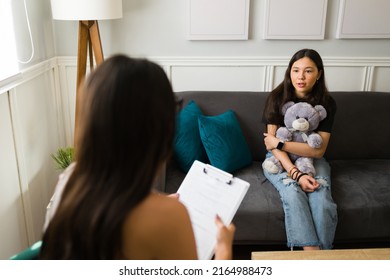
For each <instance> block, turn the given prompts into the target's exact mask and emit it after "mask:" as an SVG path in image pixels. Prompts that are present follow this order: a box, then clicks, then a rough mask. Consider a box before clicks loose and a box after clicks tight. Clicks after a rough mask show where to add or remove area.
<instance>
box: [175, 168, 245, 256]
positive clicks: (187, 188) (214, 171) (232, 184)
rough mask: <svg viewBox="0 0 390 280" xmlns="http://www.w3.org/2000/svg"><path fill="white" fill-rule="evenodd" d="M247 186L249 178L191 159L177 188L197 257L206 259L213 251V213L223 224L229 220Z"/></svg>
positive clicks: (229, 221)
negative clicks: (191, 229)
mask: <svg viewBox="0 0 390 280" xmlns="http://www.w3.org/2000/svg"><path fill="white" fill-rule="evenodd" d="M248 189H249V183H248V182H246V181H243V180H241V179H239V178H236V177H233V176H232V175H231V174H229V173H227V172H224V171H222V170H220V169H218V168H215V167H213V166H211V165H208V164H204V163H202V162H200V161H194V163H193V165H192V167H191V169H190V170H189V171H188V173H187V175H186V177H185V178H184V180H183V182H182V184H181V185H180V188H179V190H178V191H177V192H178V193H179V194H180V196H179V200H180V201H181V202H182V203H183V204H184V205H185V206H186V208H187V211H188V212H189V215H190V219H191V223H192V228H193V230H194V234H195V241H196V247H197V253H198V258H199V259H200V260H209V259H211V258H212V256H213V254H214V247H215V244H216V237H217V226H216V224H215V217H216V215H217V214H218V215H219V216H220V217H221V219H222V221H223V222H224V224H225V225H228V224H230V223H231V221H232V220H233V217H234V215H235V214H236V212H237V209H238V207H239V206H240V204H241V202H242V200H243V198H244V196H245V194H246V193H247V191H248Z"/></svg>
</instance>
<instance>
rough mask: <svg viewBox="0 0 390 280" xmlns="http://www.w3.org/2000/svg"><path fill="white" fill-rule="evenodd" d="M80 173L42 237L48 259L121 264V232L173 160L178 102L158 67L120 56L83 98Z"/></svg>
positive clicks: (96, 75) (100, 70) (92, 79)
mask: <svg viewBox="0 0 390 280" xmlns="http://www.w3.org/2000/svg"><path fill="white" fill-rule="evenodd" d="M81 93H82V102H81V110H80V118H79V120H80V123H79V128H80V130H79V132H78V135H79V137H78V139H77V142H76V162H77V164H76V166H75V169H74V172H73V173H72V175H71V176H70V178H69V181H68V183H67V185H66V187H65V190H64V192H63V195H62V199H61V202H60V205H59V207H58V210H57V211H56V214H55V216H54V218H53V220H52V221H51V222H50V224H49V227H48V229H47V231H46V232H45V234H44V237H43V247H42V252H41V256H40V257H41V258H43V259H116V258H122V257H123V253H122V251H121V250H122V249H121V248H122V239H123V236H122V234H123V232H122V227H123V224H124V221H125V220H126V217H127V216H128V215H129V213H130V211H131V210H132V209H133V208H134V207H136V206H137V205H138V204H139V203H140V202H141V201H142V200H144V199H145V197H146V196H147V195H148V194H150V191H151V188H152V185H153V183H154V179H155V178H156V176H157V174H158V172H159V170H160V169H161V167H162V165H163V163H164V162H165V161H166V160H167V159H168V158H169V157H170V155H171V153H172V143H173V137H174V131H175V98H174V94H173V92H172V88H171V85H170V83H169V81H168V79H167V77H166V75H165V73H164V71H163V70H162V68H161V67H160V66H158V65H156V64H155V63H152V62H150V61H147V60H144V59H131V58H129V57H127V56H124V55H116V56H113V57H111V58H109V59H107V60H105V61H104V62H103V63H102V64H101V65H99V66H98V67H97V68H96V70H95V71H94V72H92V73H91V74H90V76H89V78H88V79H87V81H86V84H85V88H84V90H82V92H81Z"/></svg>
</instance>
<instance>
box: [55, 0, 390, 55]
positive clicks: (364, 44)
mask: <svg viewBox="0 0 390 280" xmlns="http://www.w3.org/2000/svg"><path fill="white" fill-rule="evenodd" d="M339 3H340V1H339V0H329V1H328V10H327V23H326V29H325V40H315V41H304V40H293V41H291V40H264V39H263V34H264V25H265V22H264V17H265V1H264V0H251V2H250V4H251V5H250V19H249V40H247V41H188V40H186V29H185V19H186V14H185V12H186V10H185V6H186V0H123V18H122V19H117V20H112V21H101V22H100V28H101V36H102V41H103V48H104V51H105V54H106V55H110V54H113V53H117V52H123V53H126V54H129V55H133V56H169V57H171V56H173V57H177V56H186V57H187V56H191V57H193V56H195V57H198V56H202V57H203V56H222V57H231V56H234V57H268V56H269V57H275V56H276V57H277V56H282V57H290V56H291V55H292V54H293V52H295V51H296V50H298V49H301V48H303V47H309V48H314V49H317V50H318V51H319V52H320V54H321V55H322V56H325V57H326V56H328V57H339V56H340V57H346V56H347V57H389V56H390V40H388V39H375V40H367V39H361V40H358V39H348V40H346V39H336V30H337V18H338V10H339ZM304 8H305V7H302V9H303V12H302V15H297V17H298V16H299V17H300V16H304V14H305V11H304ZM306 12H307V11H306ZM281 21H283V19H281ZM308 24H310V22H309V23H308ZM54 28H55V33H56V34H57V36H56V46H57V55H59V56H75V55H76V54H77V36H76V35H75V34H77V23H75V22H66V21H55V24H54Z"/></svg>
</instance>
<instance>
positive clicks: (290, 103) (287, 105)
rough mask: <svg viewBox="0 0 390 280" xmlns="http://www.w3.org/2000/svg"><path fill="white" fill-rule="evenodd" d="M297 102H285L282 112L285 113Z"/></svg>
mask: <svg viewBox="0 0 390 280" xmlns="http://www.w3.org/2000/svg"><path fill="white" fill-rule="evenodd" d="M294 104H295V103H294V102H293V101H289V102H287V103H285V104H284V105H283V107H282V114H283V115H285V114H286V112H287V109H288V108H290V107H291V106H293V105H294Z"/></svg>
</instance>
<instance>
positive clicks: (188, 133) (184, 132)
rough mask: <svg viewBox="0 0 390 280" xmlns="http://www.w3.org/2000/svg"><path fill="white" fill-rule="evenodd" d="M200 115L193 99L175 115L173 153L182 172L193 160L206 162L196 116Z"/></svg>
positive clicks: (199, 110) (188, 167) (186, 169)
mask: <svg viewBox="0 0 390 280" xmlns="http://www.w3.org/2000/svg"><path fill="white" fill-rule="evenodd" d="M202 115H203V113H202V111H201V109H200V108H199V107H198V105H197V104H196V103H195V101H193V100H191V101H189V102H188V104H187V105H186V107H184V108H183V110H181V111H180V112H179V113H178V115H177V119H176V136H175V142H174V155H175V159H176V161H177V163H178V164H179V167H180V169H181V170H182V171H184V172H188V170H189V169H190V168H191V166H192V164H193V162H194V161H195V160H199V161H201V162H208V159H207V154H206V151H205V149H204V147H203V144H202V140H201V139H200V134H199V127H198V117H199V116H202Z"/></svg>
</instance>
